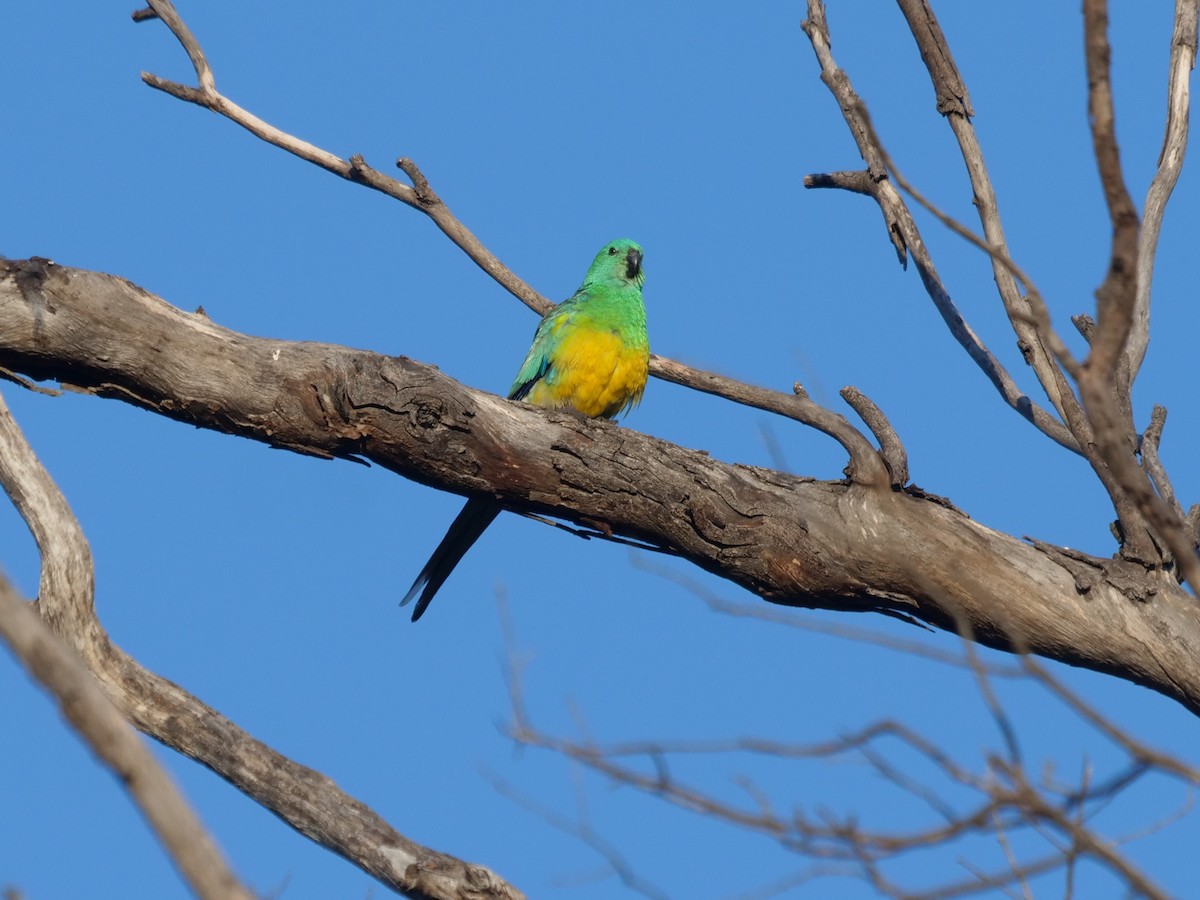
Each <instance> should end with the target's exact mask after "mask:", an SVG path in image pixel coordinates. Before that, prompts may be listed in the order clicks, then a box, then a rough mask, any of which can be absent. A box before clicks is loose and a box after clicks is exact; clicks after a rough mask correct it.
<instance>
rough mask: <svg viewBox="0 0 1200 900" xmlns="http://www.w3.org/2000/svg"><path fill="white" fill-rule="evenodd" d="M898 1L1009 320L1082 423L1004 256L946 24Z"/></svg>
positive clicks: (1042, 376) (916, 4)
mask: <svg viewBox="0 0 1200 900" xmlns="http://www.w3.org/2000/svg"><path fill="white" fill-rule="evenodd" d="M897 2H898V4H899V6H900V10H901V12H903V14H904V18H905V20H906V21H907V22H908V27H909V30H910V31H911V32H912V36H913V38H914V39H915V40H916V43H917V47H918V49H919V50H920V53H921V59H922V60H923V61H924V62H925V67H926V69H927V71H928V72H929V78H930V81H931V82H932V83H933V87H934V91H935V93H936V95H937V109H938V112H940V113H941V114H942V115H943V116H945V118H946V121H947V122H948V123H949V125H950V128H951V130H952V131H953V132H954V136H955V138H957V140H958V146H959V150H960V151H961V153H962V158H963V164H964V166H965V167H966V170H967V175H968V176H969V178H970V181H971V189H972V190H973V191H974V205H975V208H976V209H977V211H978V213H979V221H980V224H981V225H982V226H983V234H984V240H985V242H986V244H987V246H988V247H989V248H994V250H995V252H994V253H990V255H991V261H992V274H993V276H994V277H995V280H996V287H997V289H998V290H999V292H1000V299H1001V302H1002V303H1003V304H1004V309H1005V312H1007V313H1008V318H1009V321H1010V322H1011V323H1012V327H1013V330H1014V331H1015V332H1016V334H1017V339H1018V343H1019V346H1020V347H1021V351H1022V353H1024V354H1025V358H1026V360H1027V362H1028V363H1029V365H1030V366H1031V367H1032V368H1033V371H1034V373H1035V374H1036V376H1037V379H1038V382H1039V383H1040V384H1041V385H1042V389H1043V390H1044V391H1045V392H1046V396H1047V397H1048V398H1049V399H1050V402H1051V404H1052V405H1053V406H1054V408H1055V410H1057V411H1058V414H1059V416H1060V417H1061V418H1062V419H1064V420H1065V421H1066V422H1067V424H1068V425H1070V424H1071V420H1072V419H1073V418H1075V417H1076V416H1078V417H1079V418H1082V415H1081V411H1080V410H1078V401H1077V400H1076V398H1075V394H1074V392H1073V391H1072V390H1071V388H1070V386H1069V385H1068V384H1067V382H1066V380H1065V379H1064V377H1063V373H1062V371H1061V370H1060V369H1059V368H1058V366H1057V365H1055V362H1054V359H1053V357H1052V356H1051V355H1050V353H1048V352H1047V350H1046V347H1045V344H1044V342H1045V340H1046V338H1047V337H1048V336H1052V335H1053V332H1052V331H1051V330H1050V329H1049V328H1048V317H1047V321H1045V322H1043V321H1042V317H1041V316H1040V315H1039V316H1034V315H1031V312H1030V301H1029V300H1028V299H1027V298H1026V297H1023V296H1022V295H1021V292H1020V290H1018V288H1017V284H1016V282H1015V281H1014V279H1013V274H1014V272H1013V270H1012V268H1010V267H1009V266H1007V265H1005V264H1004V263H1003V262H1002V261H1001V255H1003V256H1004V257H1005V258H1007V257H1008V255H1009V254H1008V251H1007V244H1006V241H1005V237H1004V228H1003V226H1002V225H1001V220H1000V208H999V203H998V201H997V199H996V192H995V189H994V188H993V187H992V182H991V178H990V176H989V175H988V170H987V165H986V164H985V163H984V159H983V148H982V147H981V146H980V144H979V138H978V136H977V135H976V133H975V128H974V126H973V125H972V124H971V116H973V115H974V110H973V109H972V108H971V101H970V98H969V96H968V95H967V87H966V84H965V83H964V82H963V79H962V76H961V74H960V73H959V71H958V66H957V65H956V64H955V62H954V57H953V55H952V54H951V53H950V47H949V45H948V44H947V43H946V37H945V35H944V34H943V33H942V28H941V25H939V24H938V21H937V17H936V16H934V14H933V10H932V9H931V8H930V6H929V3H928V2H927V0H897ZM1022 281H1024V282H1025V284H1026V285H1027V286H1028V285H1029V284H1030V282H1029V280H1028V279H1026V278H1022ZM1052 339H1054V338H1052ZM1055 353H1056V355H1059V356H1060V358H1061V349H1055ZM1072 405H1073V406H1075V407H1076V410H1075V411H1074V414H1073V413H1072V410H1071V409H1070V408H1069V407H1070V406H1072ZM1072 430H1074V429H1072ZM1075 436H1076V438H1077V439H1078V440H1079V442H1080V444H1081V445H1082V444H1085V443H1086V437H1085V436H1084V435H1081V434H1080V433H1079V432H1078V431H1075Z"/></svg>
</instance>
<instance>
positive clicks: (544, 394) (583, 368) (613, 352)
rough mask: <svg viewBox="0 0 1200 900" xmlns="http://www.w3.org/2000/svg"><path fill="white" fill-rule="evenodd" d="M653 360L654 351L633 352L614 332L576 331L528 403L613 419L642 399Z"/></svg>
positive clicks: (561, 345)
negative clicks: (649, 367)
mask: <svg viewBox="0 0 1200 900" xmlns="http://www.w3.org/2000/svg"><path fill="white" fill-rule="evenodd" d="M649 362H650V351H649V349H648V348H646V347H635V348H631V347H629V346H628V345H626V343H625V342H624V341H622V340H621V338H620V336H619V335H617V334H615V333H614V332H612V331H608V330H598V329H591V328H578V329H573V330H572V331H571V332H570V333H569V334H567V335H566V336H564V337H563V338H562V340H561V342H560V343H559V345H558V347H557V348H555V353H554V356H553V358H552V359H551V361H550V370H549V372H547V373H546V377H544V378H543V379H542V380H541V381H539V382H538V383H537V384H535V385H534V386H533V388H532V389H531V390H530V392H529V395H528V397H526V400H528V401H529V402H530V403H533V404H534V405H536V406H545V407H549V408H551V409H561V408H563V407H566V406H570V407H574V408H575V409H577V410H579V412H581V413H583V414H584V415H585V416H604V417H605V418H611V417H612V416H615V415H616V414H617V413H619V412H620V411H621V410H622V409H624V408H625V407H627V406H633V405H634V404H635V403H637V402H638V400H640V399H641V396H642V391H643V390H645V388H646V374H647V367H648V365H649Z"/></svg>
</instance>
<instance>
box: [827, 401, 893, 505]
mask: <svg viewBox="0 0 1200 900" xmlns="http://www.w3.org/2000/svg"><path fill="white" fill-rule="evenodd" d="M838 393H839V394H841V395H842V399H843V400H845V401H846V402H847V403H848V404H849V405H850V408H851V409H853V410H854V411H855V412H856V413H858V416H859V418H861V419H862V420H863V421H864V422H866V423H867V427H868V428H870V429H871V434H873V435H875V440H877V441H879V452H880V454H881V455H882V456H883V461H884V462H885V463H887V467H888V471H890V472H891V474H892V484H893V485H894V486H895V487H903V486H904V485H906V484H908V453H907V452H905V450H904V444H903V443H902V442H901V440H900V435H898V434H897V433H896V429H894V428H893V427H892V423H891V422H889V421H888V417H887V416H886V415H884V413H883V410H881V409H880V408H879V407H878V406H876V405H875V402H874V401H873V400H871V398H870V397H868V396H867V395H866V394H864V393H863V392H862V391H860V390H859V389H858V388H856V387H853V386H850V387H844V388H842V389H841V390H840V391H838Z"/></svg>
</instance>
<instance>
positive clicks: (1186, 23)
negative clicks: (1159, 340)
mask: <svg viewBox="0 0 1200 900" xmlns="http://www.w3.org/2000/svg"><path fill="white" fill-rule="evenodd" d="M1198 20H1200V0H1176V2H1175V25H1174V29H1173V31H1172V33H1171V61H1170V63H1169V68H1170V76H1169V77H1168V81H1167V125H1166V133H1165V134H1164V135H1163V147H1162V152H1161V153H1160V154H1159V156H1158V169H1157V171H1156V172H1155V173H1154V180H1153V181H1151V182H1150V187H1149V189H1148V190H1147V191H1146V204H1145V206H1144V207H1143V209H1142V227H1141V231H1140V232H1139V234H1138V271H1137V295H1136V299H1135V300H1134V307H1133V320H1132V322H1131V327H1130V332H1129V339H1128V340H1127V341H1126V343H1125V349H1124V350H1123V351H1122V354H1121V356H1122V359H1121V366H1120V368H1121V373H1122V380H1123V381H1124V382H1125V384H1126V385H1128V386H1131V385H1132V384H1133V381H1134V379H1135V378H1137V373H1138V370H1139V369H1140V368H1141V366H1142V360H1143V359H1145V357H1146V346H1147V345H1148V344H1149V342H1150V287H1151V282H1152V281H1153V279H1154V257H1155V254H1156V252H1157V250H1158V236H1159V234H1160V233H1161V231H1162V222H1163V213H1164V212H1166V208H1167V201H1168V200H1170V198H1171V192H1172V191H1173V190H1174V189H1175V183H1176V182H1177V181H1178V180H1179V173H1180V171H1181V170H1182V169H1183V157H1184V153H1185V152H1186V151H1187V139H1188V119H1189V115H1190V105H1191V101H1190V96H1189V83H1190V80H1191V73H1192V69H1193V68H1194V67H1195V65H1196V45H1197V23H1198Z"/></svg>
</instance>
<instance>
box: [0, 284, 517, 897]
mask: <svg viewBox="0 0 1200 900" xmlns="http://www.w3.org/2000/svg"><path fill="white" fill-rule="evenodd" d="M0 267H2V268H0V271H3V272H4V273H5V274H4V275H3V276H0V279H2V280H3V283H4V284H5V286H6V287H11V286H15V284H16V282H15V280H12V279H10V278H9V277H8V275H10V274H11V271H12V270H11V264H10V263H9V262H7V261H0ZM58 271H59V274H60V275H62V276H65V277H66V278H67V280H75V279H74V278H73V277H72V276H73V275H75V276H82V278H81V279H80V280H82V281H84V282H87V281H89V280H91V279H92V278H94V279H98V280H99V281H100V282H102V283H107V284H108V285H109V286H111V287H112V288H113V290H112V293H111V294H109V297H110V299H115V298H116V297H124V298H125V299H127V300H133V302H134V304H135V306H136V305H138V304H145V305H146V308H147V309H153V312H154V313H155V314H157V315H159V316H163V317H165V321H167V322H170V323H171V326H169V327H176V328H177V327H179V326H180V323H184V322H187V323H191V325H192V326H193V327H195V328H197V329H199V330H200V331H202V332H203V331H208V332H211V331H214V330H215V329H214V327H213V326H211V325H209V326H207V328H206V325H205V323H207V319H206V318H205V317H203V316H189V315H187V314H185V313H183V312H181V311H179V310H177V309H174V308H172V307H170V306H168V305H167V304H166V303H164V302H163V301H161V300H158V299H157V298H155V297H152V296H151V295H149V294H146V293H145V292H144V291H140V290H139V289H137V288H135V287H134V286H133V285H131V284H129V283H128V282H125V281H122V280H121V279H117V278H112V277H110V276H104V275H96V276H91V275H90V274H89V273H83V272H74V273H72V270H63V269H59V270H58ZM77 284H78V282H77ZM91 286H93V287H94V286H96V282H92V285H91ZM24 287H25V288H26V289H27V291H28V292H27V293H26V295H25V296H26V297H27V298H28V299H29V300H30V302H31V305H30V306H29V307H27V312H28V313H30V314H31V318H29V319H27V320H26V321H25V323H23V324H19V323H18V322H16V320H14V319H12V318H7V317H5V318H6V326H8V327H15V328H16V329H17V330H19V331H23V332H24V335H25V337H24V340H25V342H26V343H27V346H28V348H30V349H32V347H33V346H34V345H41V334H42V326H43V325H49V324H50V323H52V322H53V323H56V325H63V324H66V323H65V321H64V319H70V318H71V317H72V314H71V313H70V312H68V310H67V309H64V308H58V307H57V305H56V304H57V301H58V300H59V299H60V298H61V299H65V298H66V297H67V296H68V294H69V293H70V289H68V292H67V293H61V292H59V291H58V290H56V289H55V288H53V287H51V286H50V285H48V284H45V283H44V282H43V283H41V284H40V285H39V284H38V279H37V278H34V279H32V280H25V281H24ZM84 290H85V292H86V291H87V288H86V287H85V288H84ZM0 294H4V296H5V297H6V298H7V299H12V295H11V293H9V292H6V291H3V290H0ZM0 305H3V306H5V307H6V311H7V312H9V313H11V312H15V308H14V307H12V306H10V305H9V304H7V303H5V302H4V301H3V300H0ZM129 311H130V308H129V307H126V308H125V309H122V308H120V307H118V308H115V309H113V310H110V312H109V313H105V312H102V311H100V310H99V309H95V310H93V314H95V315H98V316H100V317H101V318H108V316H109V315H110V314H111V315H112V318H109V319H108V322H109V324H108V326H105V327H106V328H107V327H111V328H113V329H117V330H123V329H125V328H126V327H127V326H129V325H132V323H133V321H135V320H136V318H137V317H136V316H135V319H132V320H130V319H125V318H124V316H123V315H122V313H123V312H129ZM77 312H78V310H77ZM64 314H65V315H64ZM35 320H36V321H37V324H35ZM97 324H99V323H97ZM8 327H5V326H0V333H3V334H4V339H3V340H2V341H0V342H2V343H5V344H7V343H8V340H9V339H10V338H13V337H14V336H15V335H14V334H13V332H10V331H9V328H8ZM51 330H55V327H54V326H52V327H51ZM61 336H63V335H62V333H61V332H60V337H61ZM100 339H101V340H102V341H106V342H108V343H101V344H91V345H89V347H88V349H87V350H86V351H82V352H83V355H85V356H87V357H89V358H90V359H93V360H94V357H93V356H92V354H93V353H94V351H95V349H96V348H97V347H101V346H111V347H113V348H114V349H115V348H116V345H117V343H118V342H112V341H110V340H109V338H107V337H106V338H100ZM135 340H136V338H135ZM252 340H253V339H252ZM17 342H18V343H19V342H20V341H17ZM52 343H53V342H52ZM150 346H154V345H144V347H143V349H142V350H141V351H139V352H142V353H153V351H147V350H146V349H145V348H146V347H150ZM157 346H162V345H157ZM48 349H50V348H49V347H44V348H43V350H34V351H33V352H32V356H34V357H40V358H41V359H42V364H38V365H35V368H38V369H39V370H40V369H41V367H42V365H44V364H45V363H46V362H48V360H47V359H46V356H45V352H44V350H48ZM60 349H61V348H60ZM3 355H7V354H3ZM143 362H144V363H145V365H146V366H148V367H150V368H156V367H157V366H156V364H155V363H154V362H153V361H152V360H150V359H149V358H148V357H147V358H145V359H144V360H143ZM209 362H211V361H209ZM50 364H51V366H52V367H53V366H54V365H55V364H54V363H50ZM89 365H90V363H89V362H87V361H85V360H83V359H77V360H75V361H71V362H67V363H66V364H65V365H64V366H63V367H62V371H63V372H64V373H68V372H69V373H70V376H68V379H69V380H70V379H71V378H74V379H76V380H77V381H78V383H79V385H80V387H82V389H84V390H87V388H86V387H85V385H86V383H87V379H88V377H89V376H88V368H89ZM202 365H203V364H202ZM204 374H205V373H203V372H201V373H200V375H201V377H203V375H204ZM208 374H210V375H211V374H212V373H211V371H210V372H209V373H208ZM35 377H39V376H35ZM183 378H184V379H185V380H186V379H187V378H188V376H187V375H183ZM159 387H160V385H156V384H153V383H148V382H146V381H143V380H141V379H140V378H139V377H132V378H130V377H126V378H123V379H119V383H118V380H114V381H112V382H110V383H108V384H107V385H106V386H105V388H104V389H101V390H98V391H97V392H98V393H109V392H110V391H111V394H110V395H111V396H118V397H120V398H121V399H124V400H126V401H127V402H133V403H137V404H140V405H146V404H147V403H148V402H149V401H148V398H149V397H151V396H152V395H153V394H154V393H155V392H156V391H157V390H158V389H159ZM189 395H190V392H188V391H184V393H183V394H182V397H188V396H189ZM161 399H162V400H163V404H164V409H160V411H166V409H165V408H170V409H172V410H173V413H174V416H175V417H176V418H184V419H186V418H187V417H188V415H189V410H188V406H189V404H190V403H191V402H193V401H192V400H190V399H189V400H183V399H182V398H177V399H167V398H165V397H163V398H161ZM192 411H193V412H194V410H192ZM210 414H214V413H210ZM0 480H2V481H3V483H4V487H5V490H6V491H8V494H9V497H10V498H11V499H12V501H13V503H14V505H16V507H17V509H18V510H19V511H20V513H21V514H22V516H23V517H24V518H25V521H26V522H27V523H28V524H29V527H30V530H31V531H32V532H33V534H34V537H35V539H36V540H37V544H38V548H39V549H40V550H41V553H42V581H41V586H40V589H39V602H38V606H39V612H40V613H41V615H42V618H43V619H44V620H45V621H46V623H47V624H48V625H49V626H50V628H51V629H52V630H53V631H54V632H55V633H56V634H57V635H58V636H59V637H61V638H62V639H63V640H64V641H66V642H67V643H68V644H70V645H71V646H72V647H73V648H74V650H75V651H76V653H78V654H79V657H80V658H81V659H82V661H83V663H84V664H85V665H86V666H87V668H88V669H89V670H90V671H91V673H92V674H93V675H94V676H95V678H96V679H97V681H98V682H99V684H100V687H101V688H103V690H104V692H105V693H106V694H107V695H108V697H109V698H110V699H111V700H112V702H113V703H115V704H116V706H117V708H118V709H120V710H121V711H122V712H123V713H124V715H125V716H126V717H127V718H128V719H129V721H130V722H132V723H133V725H134V726H135V727H136V728H138V729H139V730H140V731H142V732H144V733H146V734H148V735H150V736H151V737H153V738H155V739H156V740H158V741H161V742H162V743H163V744H165V745H167V746H168V747H171V748H173V749H175V750H177V751H179V752H180V753H182V754H184V755H185V756H189V757H191V758H192V759H195V760H196V761H198V762H200V763H202V764H203V765H205V766H207V767H208V768H210V769H212V770H213V771H214V772H216V773H217V774H218V775H220V776H221V777H222V778H224V779H225V780H226V781H229V782H230V783H231V784H233V785H234V786H235V787H237V788H238V789H239V790H241V791H242V792H243V793H245V794H247V795H248V796H250V797H252V798H253V799H254V800H256V801H257V802H259V803H260V804H262V805H263V806H264V807H266V808H267V809H269V810H271V811H272V812H273V813H275V814H276V815H277V816H279V817H280V818H281V819H283V820H284V821H285V822H287V823H288V824H289V825H291V826H292V827H293V828H295V829H296V830H297V831H299V832H300V833H301V834H303V835H305V836H306V837H308V838H309V839H311V840H313V841H315V842H316V843H318V844H320V845H321V846H323V847H325V848H327V849H329V850H332V851H333V852H334V853H337V854H338V855H339V856H342V857H344V858H345V859H347V860H349V861H350V862H352V863H354V864H355V865H357V866H358V867H359V868H361V869H363V870H364V871H365V872H367V873H368V874H369V875H371V876H373V877H374V878H376V879H378V880H379V881H380V882H381V883H383V884H385V885H387V886H388V887H390V888H392V889H393V890H396V891H399V892H402V893H404V894H406V895H407V896H410V897H415V898H440V900H458V898H460V897H461V896H463V892H464V891H465V890H468V889H469V890H471V891H474V892H475V893H474V894H473V895H472V896H478V897H495V898H508V900H511V898H517V897H523V896H524V895H523V894H521V893H520V892H519V891H517V890H516V889H515V888H513V887H511V886H510V885H508V884H506V883H505V882H504V881H503V880H502V879H500V878H499V877H498V876H497V875H495V874H494V873H492V872H491V871H490V870H488V869H486V868H483V867H482V866H476V865H473V864H470V863H465V862H463V861H461V860H458V859H455V858H454V857H452V856H448V855H445V854H442V853H438V852H437V851H434V850H430V849H428V848H426V847H422V846H420V845H419V844H416V843H414V842H412V841H410V840H408V839H407V838H405V837H403V836H402V835H400V834H399V833H397V832H396V831H395V830H394V829H393V828H392V827H391V826H390V825H388V824H387V823H386V822H385V821H384V820H383V819H381V818H380V817H379V816H378V815H376V814H375V813H374V812H372V811H371V810H370V809H369V808H367V806H366V805H364V804H363V803H360V802H359V801H357V800H355V799H354V798H353V797H351V796H349V795H347V794H345V793H344V792H342V791H341V790H340V789H339V788H338V787H337V786H336V785H335V784H334V783H333V782H332V781H331V780H330V779H328V778H326V777H325V776H324V775H322V774H321V773H319V772H316V771H314V770H312V769H309V768H306V767H305V766H302V765H300V764H298V763H296V762H293V761H292V760H290V759H288V758H287V757H285V756H283V755H282V754H279V753H277V752H275V751H274V750H272V749H271V748H270V747H268V746H266V745H265V744H263V743H260V742H259V741H257V740H255V739H254V738H253V737H251V736H250V735H249V734H247V733H246V732H244V731H243V730H241V729H240V728H238V727H237V726H236V725H234V724H233V723H232V722H230V721H229V720H228V719H226V718H224V717H223V716H221V715H220V714H219V713H217V712H216V711H215V710H213V709H211V708H210V707H208V706H206V705H205V704H204V703H202V702H201V701H199V700H198V699H196V698H195V697H193V696H191V695H190V694H188V693H187V692H186V691H184V690H183V689H182V688H180V687H179V686H177V685H175V684H173V683H171V682H170V681H167V680H166V679H164V678H161V677H159V676H158V675H156V674H154V673H153V672H150V671H148V670H146V669H144V668H143V667H142V666H140V665H139V664H138V663H137V662H136V661H135V660H134V659H133V658H132V657H130V656H129V655H128V654H126V653H125V652H124V651H122V650H121V649H120V648H119V647H117V646H116V645H114V644H113V643H112V642H111V641H110V640H109V637H108V635H107V634H106V633H105V631H104V628H103V626H101V624H100V621H99V619H97V617H96V613H95V608H94V606H93V596H94V584H93V570H92V559H91V551H90V549H89V548H88V545H87V541H86V540H85V538H84V536H83V532H82V530H81V529H80V528H79V524H78V522H77V521H76V520H75V518H74V516H73V515H72V514H71V510H70V508H69V507H68V506H67V502H66V500H65V498H64V497H63V496H62V494H61V493H60V492H59V490H58V488H57V487H56V486H55V485H54V483H53V481H51V479H50V477H49V475H48V474H47V473H46V472H45V471H44V469H42V467H41V465H40V463H39V462H38V461H37V458H36V456H34V454H33V451H32V449H31V448H29V446H28V444H26V443H25V441H24V438H23V437H22V436H21V435H20V432H19V431H18V430H17V428H16V425H15V423H13V422H12V420H11V417H9V416H8V415H7V408H6V407H3V406H0ZM142 777H144V776H142ZM168 812H169V814H170V815H172V816H173V815H175V813H176V810H174V809H171V810H168ZM148 814H149V813H148ZM156 814H159V815H161V814H162V811H161V810H157V811H156ZM156 824H157V823H156ZM196 827H197V828H198V826H196ZM175 829H176V830H175V831H174V832H173V834H174V837H173V838H172V840H173V841H175V840H179V839H181V837H180V833H181V832H182V839H184V840H186V841H187V842H189V843H192V844H195V847H194V855H193V856H187V857H180V858H179V860H180V866H181V868H182V867H183V866H184V863H185V862H186V863H187V864H188V868H187V869H185V871H186V872H187V873H188V876H189V878H193V877H199V876H198V875H197V874H196V873H194V872H193V871H192V870H191V869H192V868H193V867H194V866H195V865H196V864H197V861H198V864H199V865H200V866H201V867H202V868H204V869H206V870H207V874H206V875H205V880H202V881H201V883H202V884H203V885H204V886H205V890H206V891H209V890H211V891H213V892H211V893H206V894H204V896H221V897H226V896H228V897H235V896H248V895H246V894H238V893H237V892H238V890H240V888H239V887H238V886H237V885H236V882H234V881H233V880H232V876H231V875H229V873H228V871H227V870H226V869H225V868H224V866H223V864H220V862H219V853H218V852H217V850H216V848H215V847H213V846H211V845H210V844H208V843H207V838H206V837H205V836H204V835H203V834H202V833H201V834H197V833H196V830H195V828H191V827H189V823H188V822H187V820H186V819H181V820H179V821H178V822H177V823H176V824H175ZM213 885H216V886H217V888H220V887H221V886H222V885H225V887H224V888H223V889H222V890H217V888H213V887H212V886H213Z"/></svg>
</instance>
